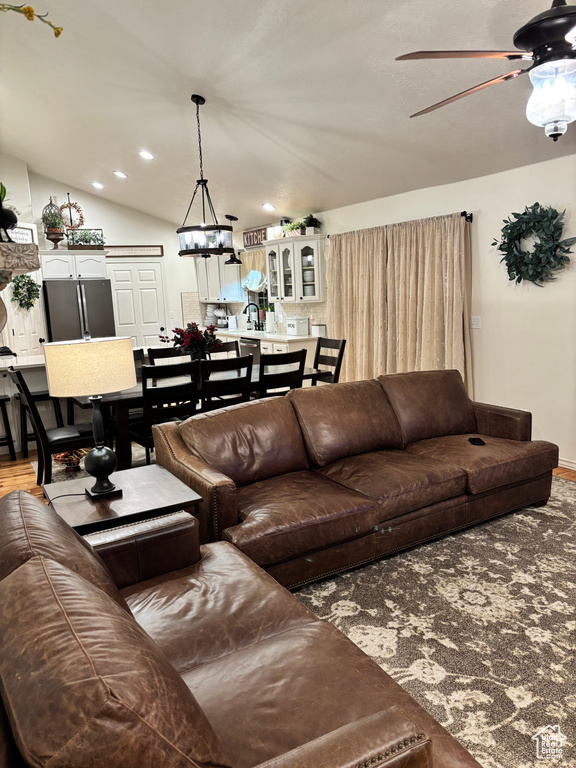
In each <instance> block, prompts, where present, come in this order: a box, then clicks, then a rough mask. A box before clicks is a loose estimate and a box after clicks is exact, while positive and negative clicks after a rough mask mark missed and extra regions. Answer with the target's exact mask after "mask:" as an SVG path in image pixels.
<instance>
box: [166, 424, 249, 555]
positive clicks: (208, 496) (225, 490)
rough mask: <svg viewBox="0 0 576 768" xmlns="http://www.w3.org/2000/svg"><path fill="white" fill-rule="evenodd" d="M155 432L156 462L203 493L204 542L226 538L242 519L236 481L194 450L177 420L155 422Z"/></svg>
mask: <svg viewBox="0 0 576 768" xmlns="http://www.w3.org/2000/svg"><path fill="white" fill-rule="evenodd" d="M152 434H153V436H154V449H155V451H156V464H159V465H160V466H161V467H165V469H167V470H168V471H169V472H171V473H172V474H173V475H175V476H176V477H177V478H178V479H179V480H181V481H182V482H183V483H186V485H187V486H188V487H190V488H192V490H193V491H196V493H197V494H199V495H200V496H202V502H201V503H200V504H199V505H198V513H197V517H198V520H199V522H200V542H201V543H202V544H206V543H208V542H210V541H217V540H218V539H220V538H222V531H224V530H226V528H231V527H232V526H233V525H237V523H238V509H237V506H236V485H235V483H234V482H233V481H232V480H231V479H230V478H229V477H227V476H226V475H223V474H222V472H219V471H218V470H217V469H214V467H211V466H210V465H209V464H206V463H205V462H204V461H202V459H199V458H197V457H196V456H194V455H193V454H192V453H191V452H190V449H189V448H188V446H187V445H186V443H185V442H184V440H182V438H181V437H180V431H179V429H178V425H177V424H176V423H171V422H170V423H168V424H158V425H155V426H153V427H152Z"/></svg>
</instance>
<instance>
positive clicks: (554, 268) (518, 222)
mask: <svg viewBox="0 0 576 768" xmlns="http://www.w3.org/2000/svg"><path fill="white" fill-rule="evenodd" d="M565 213H566V211H563V212H562V213H558V211H557V210H555V209H554V208H550V207H548V208H545V207H544V206H543V205H540V203H534V205H531V206H526V208H525V209H524V213H512V214H510V218H509V219H504V226H503V227H502V240H500V241H498V240H494V242H493V243H492V245H495V246H497V248H498V250H499V251H500V252H501V253H503V254H504V256H503V257H502V259H500V263H502V262H503V261H504V262H506V269H507V270H508V278H509V280H515V281H516V283H521V282H522V280H529V281H530V282H531V283H534V284H535V285H538V286H540V287H542V286H543V284H544V283H545V282H546V281H548V280H555V279H556V278H555V276H554V274H555V272H558V271H559V270H561V269H563V268H564V267H565V266H566V264H569V263H570V258H569V256H568V254H569V253H570V252H571V251H570V246H572V245H574V243H576V237H569V238H567V239H566V240H562V239H561V237H562V229H563V227H564V214H565ZM530 235H535V236H536V238H537V240H536V242H535V243H534V247H533V248H532V251H531V252H530V251H524V250H522V243H523V241H524V240H526V238H528V237H530Z"/></svg>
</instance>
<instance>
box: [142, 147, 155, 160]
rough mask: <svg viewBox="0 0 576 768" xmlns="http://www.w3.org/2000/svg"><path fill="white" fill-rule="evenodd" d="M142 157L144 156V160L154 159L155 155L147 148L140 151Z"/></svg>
mask: <svg viewBox="0 0 576 768" xmlns="http://www.w3.org/2000/svg"><path fill="white" fill-rule="evenodd" d="M140 157H143V158H144V160H154V155H153V154H152V153H151V152H148V150H146V149H143V150H142V151H141V152H140Z"/></svg>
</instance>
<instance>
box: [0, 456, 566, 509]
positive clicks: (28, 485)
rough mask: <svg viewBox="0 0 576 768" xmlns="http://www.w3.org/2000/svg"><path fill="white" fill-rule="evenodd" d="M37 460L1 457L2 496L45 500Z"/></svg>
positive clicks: (561, 471) (562, 472)
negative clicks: (18, 492)
mask: <svg viewBox="0 0 576 768" xmlns="http://www.w3.org/2000/svg"><path fill="white" fill-rule="evenodd" d="M35 458H36V453H35V452H34V451H31V452H30V458H28V459H23V458H22V454H21V453H19V454H17V459H16V461H10V458H9V457H8V456H7V455H6V456H5V455H2V456H1V457H0V496H4V495H5V494H6V493H10V491H15V490H23V491H29V492H30V493H31V494H33V495H34V496H37V497H38V498H39V499H42V500H43V501H44V500H45V499H44V497H43V494H42V488H40V486H38V485H36V473H35V472H34V470H33V469H32V465H31V464H30V460H34V459H35ZM554 474H555V475H557V476H558V477H562V478H564V480H576V472H575V471H574V470H571V469H564V468H563V467H558V469H555V470H554Z"/></svg>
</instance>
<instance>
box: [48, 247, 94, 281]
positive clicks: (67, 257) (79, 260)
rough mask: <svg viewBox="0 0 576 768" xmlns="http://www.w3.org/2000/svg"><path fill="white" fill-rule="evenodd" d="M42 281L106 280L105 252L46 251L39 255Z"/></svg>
mask: <svg viewBox="0 0 576 768" xmlns="http://www.w3.org/2000/svg"><path fill="white" fill-rule="evenodd" d="M40 266H41V269H42V279H43V280H67V279H72V280H76V279H78V278H82V279H90V278H104V279H105V278H106V277H107V275H106V253H105V251H82V252H75V251H65V250H61V251H60V250H56V251H53V250H52V251H47V252H44V253H40Z"/></svg>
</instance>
